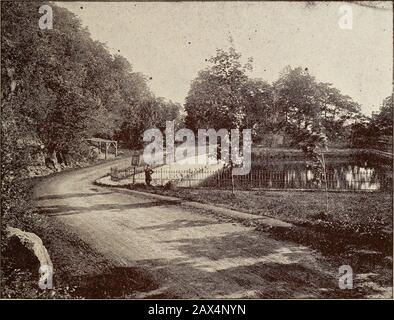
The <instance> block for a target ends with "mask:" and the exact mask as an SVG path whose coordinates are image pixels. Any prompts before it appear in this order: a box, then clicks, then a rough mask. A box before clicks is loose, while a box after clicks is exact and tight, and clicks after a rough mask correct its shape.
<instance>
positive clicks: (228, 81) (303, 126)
mask: <svg viewBox="0 0 394 320" xmlns="http://www.w3.org/2000/svg"><path fill="white" fill-rule="evenodd" d="M240 60H241V55H240V54H239V53H238V52H236V51H235V50H234V48H230V49H229V50H228V51H225V50H217V53H216V55H215V56H213V57H211V58H210V59H209V62H210V63H211V66H210V67H208V68H206V69H204V70H201V71H200V72H199V74H198V76H197V77H196V78H195V79H194V81H193V82H192V85H191V89H190V91H189V93H188V96H187V98H186V105H185V110H186V114H187V116H186V125H187V126H188V127H190V128H192V129H194V130H197V129H198V128H215V129H220V128H227V129H229V128H240V129H243V128H250V129H252V132H253V140H254V142H258V143H259V142H262V143H264V142H265V140H267V137H268V136H269V135H272V134H275V133H277V134H280V135H282V136H285V137H286V139H285V140H286V144H287V145H288V146H293V147H299V146H300V144H302V143H303V142H304V141H305V140H306V139H307V138H308V137H309V135H310V133H311V132H315V133H318V134H324V136H325V137H327V139H328V141H329V143H331V144H334V145H342V146H346V147H369V146H370V145H373V144H375V143H376V141H377V138H378V137H379V136H381V135H392V130H393V118H392V112H393V100H392V96H389V97H387V98H386V99H385V100H384V101H383V103H382V105H381V108H380V112H379V113H377V114H375V115H374V116H373V117H367V116H365V115H364V114H362V112H361V107H360V105H359V104H357V103H356V102H354V101H353V100H352V98H351V97H349V96H347V95H344V94H342V93H341V92H340V91H339V90H338V89H336V88H334V87H333V86H332V84H330V83H324V82H319V81H317V80H316V79H315V77H313V76H312V75H311V74H310V73H309V70H308V68H301V67H296V68H292V67H290V66H287V67H285V68H284V70H283V71H282V73H281V74H280V76H279V79H278V80H277V81H275V82H273V83H272V84H270V83H268V82H266V81H264V80H262V79H252V78H250V77H249V76H248V72H249V71H251V70H252V63H253V60H252V59H251V58H249V60H248V62H247V63H246V64H244V65H243V64H242V63H241V62H240ZM268 65H269V61H267V67H268Z"/></svg>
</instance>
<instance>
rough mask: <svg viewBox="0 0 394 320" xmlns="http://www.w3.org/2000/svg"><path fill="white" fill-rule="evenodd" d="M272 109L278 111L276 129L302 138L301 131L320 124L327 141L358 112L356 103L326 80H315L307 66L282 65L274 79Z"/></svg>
mask: <svg viewBox="0 0 394 320" xmlns="http://www.w3.org/2000/svg"><path fill="white" fill-rule="evenodd" d="M273 86H274V99H275V107H276V108H275V109H276V110H277V112H278V113H279V114H280V116H279V117H278V123H277V129H281V130H284V131H285V132H286V133H288V134H289V135H290V136H291V137H292V138H293V144H294V145H298V144H299V143H300V142H302V141H303V137H304V135H305V132H308V131H316V130H314V127H316V126H317V127H321V130H320V129H319V130H317V131H322V130H323V131H324V132H325V134H326V135H327V138H328V139H329V140H331V141H336V140H338V139H340V138H344V137H341V135H340V133H341V132H344V131H343V130H342V129H343V128H344V127H345V126H347V125H350V124H351V122H352V120H353V119H355V118H356V117H357V116H358V115H359V114H360V106H359V105H358V104H357V103H355V102H354V101H352V99H351V98H350V97H349V96H344V95H342V94H341V93H340V91H339V90H338V89H336V88H333V87H332V86H331V84H329V83H321V82H317V81H316V79H315V78H314V77H313V76H311V75H310V74H309V72H308V70H307V69H303V68H300V67H298V68H295V69H292V68H291V67H286V68H285V69H284V71H283V72H282V74H281V76H280V78H279V79H278V80H277V81H276V82H275V83H274V85H273Z"/></svg>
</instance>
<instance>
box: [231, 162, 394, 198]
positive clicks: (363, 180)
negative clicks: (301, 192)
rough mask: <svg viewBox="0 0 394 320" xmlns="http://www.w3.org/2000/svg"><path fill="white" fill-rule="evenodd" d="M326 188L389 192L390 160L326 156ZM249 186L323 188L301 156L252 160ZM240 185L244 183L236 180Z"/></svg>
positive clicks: (390, 187) (390, 184)
mask: <svg viewBox="0 0 394 320" xmlns="http://www.w3.org/2000/svg"><path fill="white" fill-rule="evenodd" d="M326 171H327V174H326V176H327V187H328V189H330V190H370V191H373V190H375V191H376V190H390V189H392V165H391V160H384V159H378V158H376V157H371V156H368V155H353V156H335V155H334V156H333V155H328V156H327V157H326ZM248 178H249V180H250V185H251V186H252V187H261V188H263V187H266V188H273V189H275V188H279V189H287V188H290V189H291V188H295V189H304V188H305V189H314V188H325V186H324V184H323V183H322V182H321V181H320V182H319V181H318V180H317V179H315V175H314V170H313V168H312V165H311V163H309V162H308V161H307V160H306V159H305V158H303V157H302V156H298V157H294V156H293V157H292V158H291V159H290V160H289V159H283V158H281V157H268V158H267V157H265V158H261V157H255V158H254V159H253V158H252V171H251V173H250V175H249V177H248ZM236 179H237V180H239V181H238V182H239V183H242V180H244V179H243V178H242V177H237V178H236Z"/></svg>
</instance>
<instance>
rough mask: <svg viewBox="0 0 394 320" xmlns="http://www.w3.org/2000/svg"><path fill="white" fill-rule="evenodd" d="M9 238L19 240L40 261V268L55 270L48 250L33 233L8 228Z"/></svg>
mask: <svg viewBox="0 0 394 320" xmlns="http://www.w3.org/2000/svg"><path fill="white" fill-rule="evenodd" d="M7 237H8V238H9V239H11V238H14V237H15V238H17V239H18V240H19V242H20V243H21V244H22V245H23V246H24V247H26V248H27V249H28V250H29V251H31V252H32V253H33V254H34V255H35V256H36V257H37V259H38V261H39V263H40V266H50V267H51V268H53V264H52V261H51V258H50V257H49V254H48V251H47V249H46V248H45V247H44V245H43V243H42V240H41V238H40V237H39V236H37V235H36V234H34V233H32V232H25V231H22V230H20V229H18V228H12V227H8V228H7Z"/></svg>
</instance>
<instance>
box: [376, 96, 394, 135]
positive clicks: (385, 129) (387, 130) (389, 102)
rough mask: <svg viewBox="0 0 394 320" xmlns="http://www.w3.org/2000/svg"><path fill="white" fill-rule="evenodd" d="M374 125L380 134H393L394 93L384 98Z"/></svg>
mask: <svg viewBox="0 0 394 320" xmlns="http://www.w3.org/2000/svg"><path fill="white" fill-rule="evenodd" d="M373 125H374V126H375V128H376V129H377V131H378V132H379V134H380V135H388V136H391V135H393V95H391V96H388V97H387V98H385V99H384V100H383V102H382V105H381V106H380V110H379V113H378V114H377V115H376V117H375V118H374V119H373Z"/></svg>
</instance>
